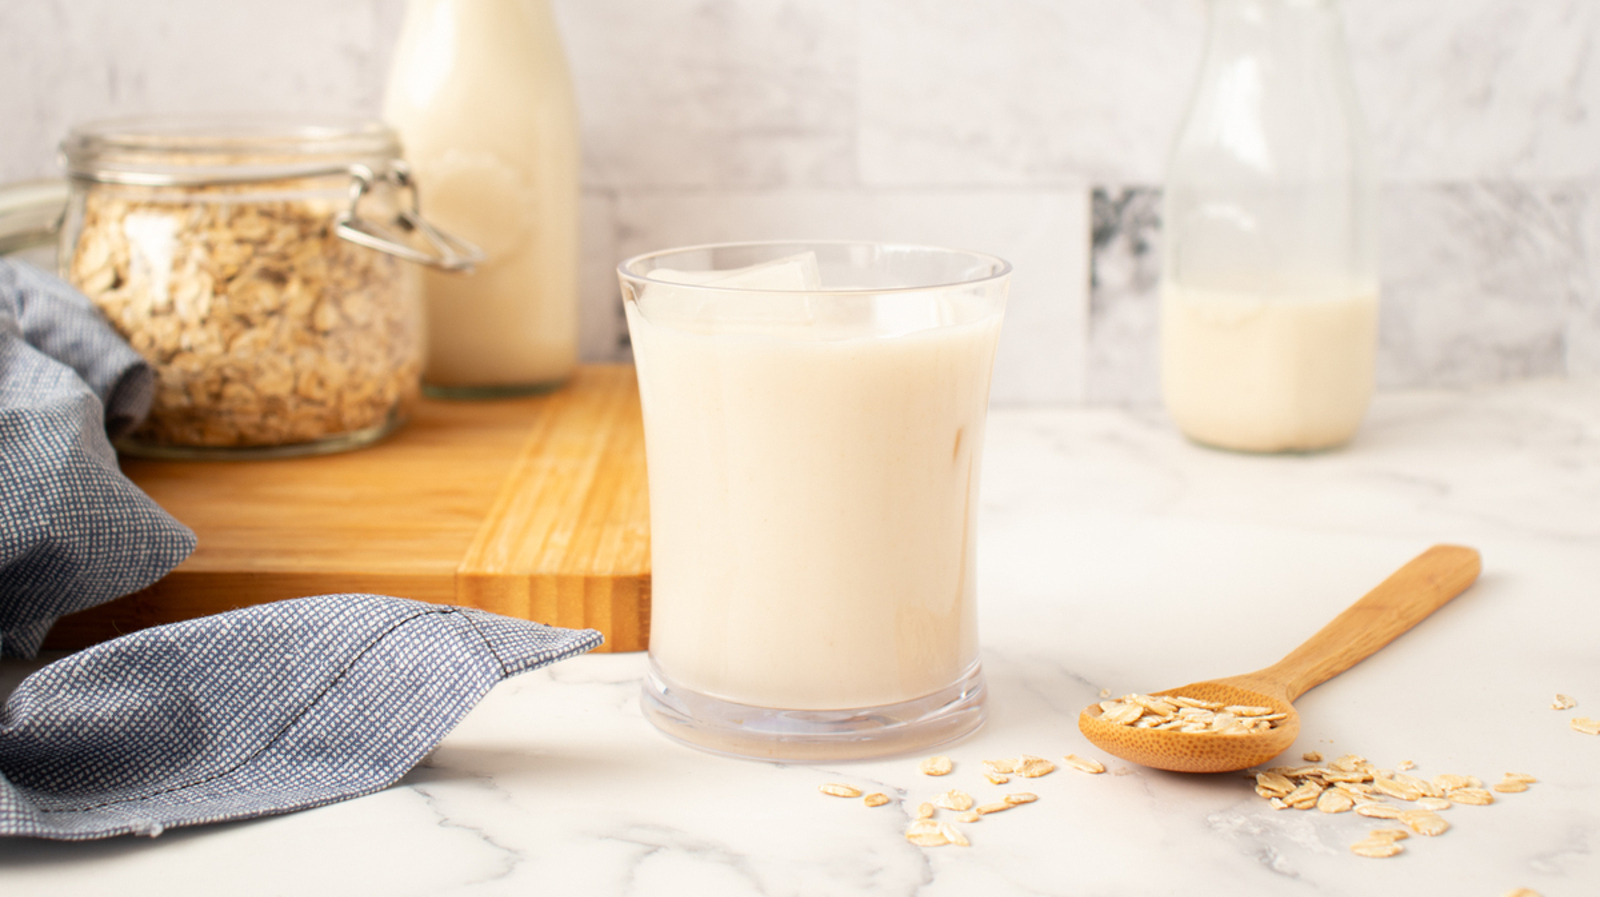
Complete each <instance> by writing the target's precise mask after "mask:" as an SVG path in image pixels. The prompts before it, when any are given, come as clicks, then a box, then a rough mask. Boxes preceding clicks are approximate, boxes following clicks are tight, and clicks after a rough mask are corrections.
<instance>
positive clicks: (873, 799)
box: [861, 791, 889, 807]
mask: <svg viewBox="0 0 1600 897" xmlns="http://www.w3.org/2000/svg"><path fill="white" fill-rule="evenodd" d="M861 802H862V803H864V804H866V805H867V806H869V807H881V806H883V805H884V804H886V803H888V802H889V795H887V794H884V793H883V792H881V791H874V792H872V793H871V794H869V795H867V796H866V797H864V798H862V799H861Z"/></svg>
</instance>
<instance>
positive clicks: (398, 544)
mask: <svg viewBox="0 0 1600 897" xmlns="http://www.w3.org/2000/svg"><path fill="white" fill-rule="evenodd" d="M122 464H123V470H124V471H125V472H126V473H127V475H128V476H129V478H131V479H132V480H133V481H134V482H135V483H137V484H138V485H139V487H140V488H142V489H144V491H145V492H147V493H148V494H149V495H150V496H151V497H152V498H154V499H155V501H156V502H157V503H159V504H160V505H161V506H162V507H164V508H166V509H167V510H168V511H169V512H171V513H172V515H173V516H175V517H177V518H178V519H179V520H181V521H183V522H184V523H185V524H187V525H188V526H190V527H191V528H193V529H194V531H195V533H196V535H197V536H198V537H199V547H198V548H196V550H195V552H194V554H193V555H191V556H190V557H189V559H188V560H186V561H184V563H183V564H181V565H180V566H179V567H178V568H177V569H176V570H174V571H172V573H170V574H168V575H167V577H166V578H164V579H162V580H161V581H160V582H158V583H156V584H155V585H153V586H151V587H150V588H148V589H145V590H144V591H142V592H138V593H136V594H134V595H129V596H127V597H126V598H122V599H119V600H117V601H113V602H111V603H110V604H106V605H102V606H100V607H97V608H92V609H90V610H87V611H83V612H81V613H78V614H73V615H72V616H69V617H65V618H63V619H62V620H61V621H60V622H59V623H58V624H56V627H55V628H54V629H53V630H52V631H51V634H50V638H49V640H48V641H47V643H46V647H47V648H78V647H83V646H85V645H88V644H92V643H94V642H98V641H103V640H105V639H107V638H112V637H114V636H116V635H120V634H122V633H124V632H130V631H133V630H135V629H141V628H144V627H146V626H152V625H156V624H159V623H170V622H175V621H178V620H184V619H189V618H191V617H197V616H203V615H205V614H211V613H216V612H219V611H224V610H228V609H230V608H235V607H242V606H245V605H251V604H259V603H262V602H267V601H277V600H281V599H284V598H294V597H299V596H302V595H316V594H326V593H331V592H377V593H381V594H386V595H396V596H399V597H404V598H414V599H417V600H419V601H428V602H435V603H445V604H463V605H467V606H471V607H481V608H484V609H486V610H492V611H495V612H497V613H503V614H508V615H511V616H517V617H523V618H526V619H532V620H538V621H540V622H544V623H551V624H554V625H558V626H572V627H593V628H596V629H599V630H600V631H601V632H603V633H604V634H605V636H606V644H605V646H604V648H602V650H610V651H638V650H642V649H643V648H644V647H645V645H646V642H647V641H648V638H649V631H650V566H649V556H650V528H649V521H650V514H649V500H648V495H647V492H646V483H645V465H644V438H643V426H642V424H641V421H640V417H639V395H638V389H637V384H636V382H635V380H634V373H633V368H632V367H631V366H625V365H606V366H589V367H584V368H581V369H580V370H579V372H578V374H577V375H576V376H575V377H574V378H573V380H572V382H570V383H569V384H568V385H567V386H565V387H563V388H562V389H560V390H558V391H556V392H553V393H550V394H548V395H543V396H529V397H520V398H512V399H497V400H486V401H456V402H446V401H439V400H423V401H422V402H421V404H420V405H419V407H418V408H417V411H416V413H415V415H414V416H413V418H412V420H411V421H410V422H409V423H408V424H407V425H406V426H405V427H403V428H401V429H400V431H399V432H397V433H396V434H394V435H393V436H391V437H390V438H388V439H386V440H385V441H383V442H381V443H378V444H376V445H373V446H370V447H367V448H364V449H361V450H358V451H353V452H346V453H343V454H336V455H324V456H320V457H312V458H291V459H283V460H277V461H147V460H139V459H128V458H125V459H123V462H122Z"/></svg>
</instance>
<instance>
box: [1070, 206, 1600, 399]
mask: <svg viewBox="0 0 1600 897" xmlns="http://www.w3.org/2000/svg"><path fill="white" fill-rule="evenodd" d="M1597 194H1600V191H1597V189H1596V182H1593V181H1590V182H1581V183H1568V184H1559V185H1544V186H1533V185H1526V184H1509V183H1501V184H1484V185H1391V186H1390V187H1388V188H1386V189H1385V191H1384V194H1383V200H1384V206H1383V211H1384V215H1383V229H1382V237H1381V239H1382V251H1383V261H1382V306H1381V307H1382V320H1381V324H1380V336H1379V340H1380V345H1379V354H1378V384H1379V387H1380V388H1386V389H1395V388H1407V387H1428V386H1469V385H1478V384H1486V383H1494V382H1501V381H1506V380H1515V379H1522V378H1528V377H1544V376H1559V375H1562V374H1565V373H1569V372H1570V373H1573V374H1587V375H1594V374H1597V373H1600V210H1597V208H1596V206H1597V200H1600V195H1597ZM1094 212H1095V218H1094V250H1093V253H1092V264H1093V272H1092V275H1091V288H1090V301H1089V308H1090V319H1089V325H1088V352H1087V358H1088V362H1087V363H1088V371H1087V372H1086V374H1085V380H1086V382H1087V384H1088V388H1087V398H1088V401H1089V402H1091V403H1095V404H1112V405H1139V404H1146V403H1151V402H1157V401H1159V398H1160V368H1159V323H1160V322H1159V319H1160V311H1159V284H1158V280H1159V276H1160V262H1159V257H1158V247H1159V240H1160V220H1159V219H1160V209H1159V191H1158V190H1156V189H1154V188H1148V187H1134V188H1128V187H1116V188H1096V190H1095V191H1094Z"/></svg>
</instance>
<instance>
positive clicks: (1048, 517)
mask: <svg viewBox="0 0 1600 897" xmlns="http://www.w3.org/2000/svg"><path fill="white" fill-rule="evenodd" d="M984 477H985V479H984V483H983V490H984V504H983V517H982V520H981V531H980V533H981V534H980V557H979V563H980V574H979V576H980V592H981V599H980V600H981V603H982V617H981V619H982V638H983V646H984V647H983V658H984V664H985V668H986V670H987V674H988V681H989V686H990V689H991V704H990V719H989V722H988V724H987V725H986V726H985V727H984V728H983V729H982V730H980V731H979V732H978V733H977V734H976V735H974V736H972V737H970V738H968V739H967V740H965V741H964V742H961V743H958V744H955V745H952V746H950V747H948V748H945V749H943V751H942V752H943V753H945V754H947V755H949V756H950V757H952V758H953V759H954V760H955V761H956V764H957V768H956V771H955V772H954V773H953V774H952V775H950V776H948V777H945V778H942V779H935V778H930V777H926V776H922V775H920V774H918V773H917V771H916V759H917V758H914V757H913V758H901V759H894V760H885V761H873V762H867V763H856V764H840V765H834V766H828V767H810V766H780V765H773V764H766V763H759V762H750V761H740V760H731V759H724V758H721V757H715V756H711V755H708V754H703V753H699V752H697V751H694V750H692V749H689V748H685V747H681V746H679V745H677V744H674V743H672V742H669V741H667V740H666V739H664V738H662V737H661V736H659V735H657V734H656V733H655V731H654V730H652V729H651V728H650V727H649V725H648V724H646V723H645V722H644V720H643V719H642V717H641V716H640V713H639V709H638V706H637V690H638V680H639V677H640V675H641V674H642V672H643V669H644V661H645V659H644V657H643V655H638V654H627V655H591V656H586V657H580V658H577V659H574V660H571V661H567V662H565V663H562V664H559V665H557V666H555V667H553V668H550V669H547V670H543V671H540V672H537V673H533V674H529V675H526V676H523V677H520V678H518V679H514V680H511V681H509V682H507V683H504V684H502V685H501V686H499V687H498V688H497V689H495V691H493V692H492V693H491V694H490V695H489V696H488V698H487V699H485V700H484V702H483V703H482V705H480V706H479V708H478V709H477V710H475V711H474V712H473V713H472V714H471V715H470V716H469V717H468V718H467V719H466V720H465V721H464V722H463V723H462V725H461V726H460V727H459V728H458V729H457V730H456V731H455V732H454V733H452V734H451V735H450V736H449V737H448V738H447V739H446V740H445V741H444V743H443V744H442V745H440V747H439V748H438V749H437V750H436V751H435V752H434V753H433V754H432V755H431V756H430V758H429V759H428V760H427V761H426V763H425V764H424V765H423V766H422V767H421V768H418V769H416V770H414V771H413V772H412V773H411V774H410V775H408V776H407V777H406V778H405V779H404V780H403V781H402V782H401V783H400V784H399V785H397V786H396V787H393V788H390V789H388V790H386V791H384V792H381V793H379V794H376V795H373V796H370V797H366V798H361V799H358V800H353V801H349V802H346V803H343V804H337V805H334V806H330V807H325V808H322V809H318V810H312V811H308V812H303V813H298V814H294V815H290V816H283V817H276V818H271V819H265V820H258V821H252V822H244V823H236V824H228V825H219V826H211V827H203V828H198V829H188V830H178V831H173V832H169V833H167V834H165V835H162V836H161V837H160V838H157V839H154V840H145V839H136V838H121V839H116V840H112V841H107V842H97V843H88V844H57V843H49V842H38V841H10V842H4V843H0V892H3V893H5V894H6V895H7V897H10V895H14V894H48V895H51V897H67V895H76V894H85V895H88V894H94V895H100V894H107V893H116V894H119V895H121V897H131V895H138V894H160V895H170V894H176V893H196V894H199V893H205V894H210V893H226V894H228V895H230V897H246V895H269V894H270V895H277V894H285V895H289V894H293V895H302V894H381V895H413V894H415V895H431V894H462V895H494V894H518V895H523V894H583V895H589V897H607V895H658V894H659V895H695V897H699V895H716V897H734V895H810V894H819V895H858V894H859V895H866V894H871V895H880V894H881V895H898V894H913V893H915V894H919V895H930V897H931V895H943V894H950V895H955V894H962V895H967V894H981V895H984V897H1002V895H1013V894H1015V895H1023V894H1028V895H1034V894H1072V895H1136V894H1138V895H1143V894H1179V893H1181V894H1185V895H1209V894H1217V895H1222V894H1226V895H1230V897H1232V895H1254V894H1261V895H1268V894H1271V895H1277V894H1289V893H1296V894H1319V895H1352V897H1355V895H1361V897H1365V895H1372V894H1380V893H1389V894H1450V895H1489V897H1494V895H1501V894H1504V893H1506V892H1508V891H1510V890H1512V889H1514V888H1517V887H1527V888H1532V889H1534V890H1535V891H1537V892H1539V893H1541V894H1543V895H1546V897H1552V895H1557V894H1592V893H1595V892H1596V890H1597V889H1600V737H1594V736H1588V735H1582V734H1579V733H1577V732H1574V731H1573V730H1572V729H1570V728H1569V726H1568V720H1569V719H1571V718H1572V717H1573V716H1577V715H1587V716H1597V717H1600V383H1568V382H1543V383H1531V384H1524V385H1517V386H1509V387H1500V388H1496V389H1493V390H1488V391H1482V392H1430V393H1400V394H1389V395H1384V396H1381V397H1380V398H1379V400H1378V401H1377V403H1376V404H1375V406H1374V408H1373V410H1372V412H1371V414H1370V416H1369V417H1368V420H1367V423H1366V425H1365V427H1364V429H1363V430H1362V432H1361V434H1360V436H1359V437H1358V440H1357V441H1356V443H1355V444H1353V445H1352V446H1350V447H1349V448H1348V449H1345V450H1343V451H1339V452H1335V453H1330V454H1324V455H1315V456H1306V457H1248V456H1241V455H1233V454H1225V453H1220V452H1214V451H1209V450H1205V449H1201V448H1197V447H1195V446H1192V445H1189V444H1186V443H1185V442H1184V441H1182V440H1181V439H1180V438H1179V437H1178V436H1177V435H1176V434H1175V433H1174V431H1173V430H1172V429H1171V428H1170V426H1169V425H1168V424H1167V423H1166V421H1165V419H1164V418H1163V417H1162V416H1161V415H1160V414H1159V412H1155V411H1152V412H1149V413H1144V414H1137V413H1134V414H1130V413H1127V412H1121V411H1098V410H1059V409H1057V410H1024V409H1001V410H998V411H996V412H995V413H994V414H993V415H992V418H991V425H990V432H989V436H988V450H987V457H986V466H985V472H984ZM1437 542H1453V543H1458V544H1465V545H1471V546H1474V547H1476V548H1478V549H1480V550H1481V551H1482V552H1483V558H1484V573H1483V576H1482V578H1481V579H1480V580H1479V582H1478V583H1477V584H1476V585H1475V586H1473V587H1472V588H1471V589H1470V590H1469V591H1468V592H1466V593H1465V594H1464V595H1462V596H1461V597H1460V598H1458V599H1456V600H1455V601H1454V602H1452V603H1451V604H1449V605H1447V606H1446V607H1445V608H1444V609H1442V610H1441V611H1439V612H1438V613H1437V614H1435V615H1434V616H1433V617H1431V618H1429V619H1428V620H1426V621H1425V622H1423V623H1422V624H1421V625H1420V626H1419V627H1418V628H1417V629H1415V630H1413V631H1412V632H1411V633H1409V634H1407V635H1405V636H1403V637H1402V638H1401V639H1400V640H1399V641H1397V642H1395V643H1394V644H1392V645H1390V646H1389V647H1388V648H1386V649H1384V650H1383V651H1381V652H1379V653H1378V654H1377V655H1375V656H1373V657H1372V658H1371V659H1370V660H1368V661H1366V662H1365V663H1363V664H1361V665H1360V666H1358V667H1356V668H1355V669H1353V670H1351V671H1350V672H1348V673H1346V674H1344V675H1343V676H1341V677H1339V678H1337V679H1334V680H1333V681H1331V682H1329V683H1327V684H1326V685H1323V686H1321V687H1319V688H1317V689H1315V690H1314V691H1312V692H1310V693H1309V694H1307V695H1306V696H1305V697H1303V698H1301V699H1300V701H1299V702H1297V706H1298V707H1299V708H1300V710H1301V714H1302V725H1303V728H1302V731H1301V738H1300V741H1299V742H1298V743H1297V744H1296V745H1295V747H1294V748H1293V749H1292V751H1291V752H1290V754H1288V755H1286V757H1287V758H1290V759H1291V760H1292V761H1293V762H1298V757H1299V755H1300V754H1301V753H1302V752H1304V751H1310V750H1315V751H1319V752H1321V753H1322V754H1323V755H1325V756H1327V757H1328V758H1330V759H1331V758H1333V757H1335V756H1337V755H1340V754H1343V753H1346V752H1354V753H1359V754H1362V755H1364V756H1366V757H1368V758H1370V759H1371V760H1373V762H1375V763H1377V764H1378V765H1379V766H1383V767H1390V768H1392V767H1394V766H1396V765H1398V764H1401V763H1402V761H1411V762H1413V763H1415V764H1416V768H1415V770H1414V773H1415V774H1417V775H1422V776H1432V775H1435V774H1438V773H1443V772H1456V773H1465V774H1472V775H1476V776H1479V777H1481V778H1483V779H1484V780H1485V781H1486V783H1492V782H1497V781H1499V780H1500V777H1501V775H1502V774H1503V773H1505V772H1508V771H1516V772H1525V773H1529V774H1532V775H1534V776H1537V777H1538V778H1539V780H1540V781H1539V782H1538V783H1537V784H1535V785H1533V786H1532V787H1531V788H1530V789H1529V790H1528V791H1527V792H1525V793H1521V794H1503V795H1498V799H1497V800H1496V802H1495V803H1494V805H1492V806H1486V807H1472V806H1456V807H1452V808H1450V809H1448V810H1446V811H1444V812H1443V815H1444V816H1445V817H1446V818H1447V819H1448V820H1449V821H1450V823H1451V824H1452V828H1451V830H1450V831H1448V832H1446V833H1445V834H1443V835H1441V836H1439V837H1436V838H1424V837H1420V836H1414V837H1412V838H1411V839H1410V840H1408V841H1406V842H1405V847H1406V851H1405V853H1403V854H1401V855H1400V856H1397V857H1393V858H1390V859H1366V858H1362V857H1358V856H1355V855H1354V854H1352V853H1351V852H1350V851H1349V849H1348V848H1349V845H1350V844H1351V843H1352V842H1354V841H1355V840H1357V839H1358V838H1359V837H1360V836H1361V835H1362V834H1363V833H1365V832H1366V831H1367V830H1368V829H1370V828H1374V827H1378V826H1379V825H1383V824H1384V823H1381V822H1380V821H1378V820H1371V819H1366V818H1364V817H1360V816H1356V815H1355V814H1351V813H1345V814H1339V815H1326V814H1321V813H1317V812H1314V811H1313V812H1303V811H1296V810H1282V811H1278V810H1273V809H1271V808H1270V807H1269V806H1268V805H1267V803H1266V802H1265V801H1264V800H1262V799H1261V798H1259V797H1257V796H1256V794H1255V793H1254V791H1253V789H1252V787H1251V783H1250V782H1248V781H1247V780H1245V779H1244V778H1242V777H1240V776H1236V775H1223V776H1211V777H1196V776H1183V775H1177V774H1171V773H1162V772H1156V771H1151V770H1146V769H1142V768H1135V767H1130V766H1129V765H1128V764H1126V763H1123V762H1120V761H1116V760H1113V759H1111V758H1105V757H1104V756H1103V755H1102V754H1100V753H1099V752H1098V751H1096V750H1094V749H1093V748H1092V747H1091V746H1090V745H1088V744H1087V742H1085V740H1084V739H1083V737H1082V736H1081V735H1080V734H1079V733H1078V731H1077V727H1076V725H1075V718H1076V714H1077V712H1078V710H1079V709H1080V708H1082V707H1083V706H1084V705H1086V704H1088V703H1089V702H1091V701H1093V700H1095V699H1096V697H1097V695H1098V694H1099V693H1100V691H1101V689H1102V688H1106V689H1110V690H1111V691H1112V692H1114V693H1118V694H1120V693H1122V692H1125V691H1134V690H1140V691H1144V690H1152V689H1156V688H1161V687H1167V686H1174V685H1180V684H1182V683H1184V682H1188V681H1191V680H1195V679H1201V678H1209V677H1213V676H1221V675H1228V674H1233V673H1240V672H1247V671H1250V670H1253V669H1256V668H1259V667H1262V666H1266V665H1267V664H1269V663H1271V662H1273V661H1275V660H1277V659H1278V657H1280V656H1281V655H1282V654H1284V653H1286V652H1287V651H1288V650H1289V649H1290V648H1292V647H1294V646H1295V645H1297V644H1298V643H1299V642H1300V641H1301V640H1302V639H1303V638H1305V637H1306V636H1308V635H1309V634H1310V633H1311V632H1313V631H1315V630H1316V629H1317V628H1318V627H1319V626H1321V624H1322V623H1323V622H1325V621H1327V620H1328V619H1331V618H1332V617H1333V616H1334V615H1335V614H1337V613H1338V612H1339V611H1340V610H1342V609H1343V608H1344V607H1345V606H1346V605H1348V604H1349V603H1350V602H1352V601H1354V600H1355V599H1356V598H1357V597H1359V596H1360V595H1362V594H1363V593H1364V592H1365V591H1366V590H1367V589H1368V588H1370V587H1371V586H1373V585H1375V584H1376V583H1377V582H1378V581H1380V580H1381V579H1383V578H1384V577H1385V576H1386V575H1387V574H1388V573H1389V572H1390V571H1391V570H1393V569H1394V568H1396V567H1398V566H1400V565H1401V564H1402V563H1404V562H1405V561H1406V560H1408V559H1410V558H1411V557H1412V556H1414V555H1416V554H1417V553H1419V552H1420V551H1422V550H1423V549H1424V548H1426V547H1428V546H1429V545H1431V544H1433V543H1437ZM26 668H27V667H26V666H25V665H23V664H19V663H15V662H13V663H10V664H6V665H4V666H0V674H3V676H4V679H3V682H0V688H3V687H5V686H8V685H10V684H13V683H14V682H15V680H16V678H17V677H18V676H19V675H20V674H21V673H22V672H23V671H25V670H26ZM1558 692H1560V693H1565V694H1569V695H1572V696H1573V697H1575V698H1576V699H1577V700H1578V702H1579V704H1578V707H1577V708H1575V709H1574V710H1571V711H1556V710H1552V709H1551V707H1550V702H1551V699H1552V697H1553V696H1554V695H1555V694H1556V693H1558ZM1068 752H1075V753H1079V754H1084V755H1087V756H1095V757H1102V758H1104V759H1106V760H1107V761H1108V765H1109V766H1110V774H1107V775H1099V776H1091V775H1086V774H1083V773H1079V772H1075V771H1073V770H1070V769H1065V768H1063V769H1061V770H1058V771H1057V772H1055V773H1053V774H1051V775H1049V776H1045V777H1042V778H1038V779H1033V780H1029V781H1028V782H1027V784H1026V789H1027V790H1030V791H1033V792H1035V793H1037V794H1038V795H1039V800H1038V802H1037V803H1034V804H1031V805H1027V806H1023V807H1019V808H1017V809H1015V810H1013V811H1011V812H1007V813H1003V814H999V815H994V816H988V817H985V818H984V819H983V820H982V821H981V822H979V823H974V824H970V825H967V826H964V831H965V832H966V833H967V835H968V837H969V838H970V840H971V842H972V843H971V846H970V847H965V848H960V847H941V848H934V849H928V848H920V847H916V846H913V845H911V844H909V843H908V842H906V841H905V840H904V838H903V837H902V833H903V831H904V829H905V826H906V822H907V817H908V813H909V812H911V810H912V808H914V807H915V806H916V804H917V803H918V802H919V801H921V800H925V799H927V798H928V797H931V796H932V795H934V794H937V793H938V792H940V791H943V790H944V789H946V788H950V787H960V788H963V789H966V790H969V791H971V792H973V793H974V794H977V795H979V796H988V795H992V794H998V793H1000V792H1001V791H1003V790H1008V789H1002V788H999V787H996V786H993V785H989V784H988V783H986V782H984V781H983V779H982V776H981V771H982V764H981V761H982V760H983V759H987V758H996V757H1008V756H1015V755H1017V754H1020V753H1034V754H1039V755H1042V756H1045V757H1049V758H1052V759H1059V758H1060V757H1061V756H1062V755H1063V754H1065V753H1068ZM1286 762H1287V761H1286ZM825 782H845V783H850V784H854V785H858V786H860V787H862V788H864V789H871V790H880V791H886V792H887V793H889V794H890V795H891V796H893V797H895V798H897V800H896V801H895V802H892V803H890V804H889V805H887V806H884V807H879V808H867V807H865V806H863V805H862V803H861V801H859V800H840V799H836V798H830V797H825V796H822V795H821V794H819V793H818V791H817V786H818V785H821V784H823V783H825ZM991 799H992V798H991Z"/></svg>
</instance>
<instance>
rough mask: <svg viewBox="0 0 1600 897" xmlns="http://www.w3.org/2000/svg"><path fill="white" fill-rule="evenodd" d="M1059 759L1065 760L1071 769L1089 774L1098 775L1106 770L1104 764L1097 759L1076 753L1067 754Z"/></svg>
mask: <svg viewBox="0 0 1600 897" xmlns="http://www.w3.org/2000/svg"><path fill="white" fill-rule="evenodd" d="M1061 759H1063V760H1065V761H1066V762H1067V765H1068V766H1070V767H1072V768H1073V769H1076V770H1079V771H1081V772H1086V773H1089V774H1090V775H1099V774H1100V773H1103V772H1105V771H1106V765H1105V764H1104V763H1101V762H1100V761H1099V760H1093V759H1090V758H1088V757H1080V756H1078V755H1077V754H1068V755H1066V756H1065V757H1063V758H1061Z"/></svg>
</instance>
